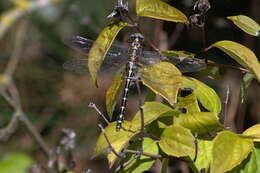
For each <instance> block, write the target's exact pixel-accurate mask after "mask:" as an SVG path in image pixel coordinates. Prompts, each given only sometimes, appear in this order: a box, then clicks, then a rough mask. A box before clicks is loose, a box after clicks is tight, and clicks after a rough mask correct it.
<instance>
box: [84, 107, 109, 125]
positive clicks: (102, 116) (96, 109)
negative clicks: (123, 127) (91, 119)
mask: <svg viewBox="0 0 260 173" xmlns="http://www.w3.org/2000/svg"><path fill="white" fill-rule="evenodd" d="M88 107H90V108H93V109H95V111H96V112H97V113H98V115H100V116H101V118H103V120H104V121H105V122H106V124H107V125H109V124H110V122H109V121H108V119H107V118H106V117H105V115H104V114H102V112H101V111H100V110H99V109H98V108H97V106H96V104H95V103H92V102H90V103H89V104H88Z"/></svg>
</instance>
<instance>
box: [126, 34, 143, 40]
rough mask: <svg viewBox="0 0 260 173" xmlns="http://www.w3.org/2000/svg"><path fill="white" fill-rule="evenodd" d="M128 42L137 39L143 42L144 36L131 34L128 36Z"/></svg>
mask: <svg viewBox="0 0 260 173" xmlns="http://www.w3.org/2000/svg"><path fill="white" fill-rule="evenodd" d="M129 38H130V40H135V39H137V38H138V39H139V40H140V41H143V40H144V36H143V35H142V34H140V33H134V34H131V35H130V37H129Z"/></svg>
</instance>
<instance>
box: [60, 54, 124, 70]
mask: <svg viewBox="0 0 260 173" xmlns="http://www.w3.org/2000/svg"><path fill="white" fill-rule="evenodd" d="M87 64H88V60H87V59H72V60H69V61H66V62H65V63H64V64H63V68H64V69H65V70H68V71H72V72H74V73H78V74H84V73H86V72H88V68H87ZM123 64H124V62H122V61H120V60H118V59H117V58H116V57H113V58H110V59H109V61H104V62H103V64H102V66H101V69H100V72H101V73H114V72H116V71H117V70H118V69H119V68H120V67H121V66H122V65H123Z"/></svg>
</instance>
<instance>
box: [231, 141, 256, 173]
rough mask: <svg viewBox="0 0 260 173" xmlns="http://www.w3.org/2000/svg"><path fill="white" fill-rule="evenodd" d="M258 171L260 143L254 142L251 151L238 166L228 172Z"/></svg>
mask: <svg viewBox="0 0 260 173" xmlns="http://www.w3.org/2000/svg"><path fill="white" fill-rule="evenodd" d="M252 172H260V143H255V145H254V148H253V150H252V153H251V154H250V155H249V157H248V158H247V159H246V160H245V161H243V163H242V164H240V165H239V166H238V167H236V168H235V169H233V170H232V171H230V172H228V173H252Z"/></svg>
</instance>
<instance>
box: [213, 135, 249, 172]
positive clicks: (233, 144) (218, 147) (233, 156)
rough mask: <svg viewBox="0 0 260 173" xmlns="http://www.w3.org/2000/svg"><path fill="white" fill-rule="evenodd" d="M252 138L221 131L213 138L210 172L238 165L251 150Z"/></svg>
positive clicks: (227, 169) (221, 170)
mask: <svg viewBox="0 0 260 173" xmlns="http://www.w3.org/2000/svg"><path fill="white" fill-rule="evenodd" d="M253 146H254V145H253V140H252V139H249V138H243V137H240V136H239V135H237V134H235V133H233V132H230V131H222V132H220V133H218V135H217V136H216V138H215V139H214V140H213V147H212V163H211V166H210V169H211V171H210V172H211V173H224V172H226V171H230V170H231V169H233V168H234V167H236V166H238V165H239V164H240V163H241V162H242V161H243V160H244V159H246V158H247V156H248V154H249V153H250V152H251V151H252V148H253Z"/></svg>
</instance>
